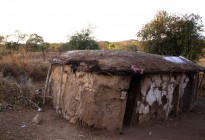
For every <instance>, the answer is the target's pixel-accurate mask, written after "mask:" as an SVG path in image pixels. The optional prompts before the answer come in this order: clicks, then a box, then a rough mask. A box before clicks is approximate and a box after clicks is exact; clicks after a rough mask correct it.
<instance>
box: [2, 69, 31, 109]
mask: <svg viewBox="0 0 205 140" xmlns="http://www.w3.org/2000/svg"><path fill="white" fill-rule="evenodd" d="M33 89H34V86H33V84H32V81H31V80H30V79H28V80H25V81H24V82H22V83H18V82H17V81H16V80H15V79H14V78H12V77H4V76H3V73H2V72H1V73H0V111H2V110H3V109H6V108H7V107H17V106H21V107H25V106H28V105H29V104H30V103H29V101H28V99H29V100H30V99H31V98H32V96H31V95H32V91H33Z"/></svg>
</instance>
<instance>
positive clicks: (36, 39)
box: [26, 34, 45, 51]
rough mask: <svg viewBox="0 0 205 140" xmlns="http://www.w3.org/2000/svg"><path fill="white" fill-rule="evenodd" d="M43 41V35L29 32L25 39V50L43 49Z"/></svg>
mask: <svg viewBox="0 0 205 140" xmlns="http://www.w3.org/2000/svg"><path fill="white" fill-rule="evenodd" d="M43 43H44V40H43V37H41V36H39V35H38V34H30V35H29V38H28V40H27V41H26V50H27V51H28V50H32V51H44V50H45V46H44V44H43Z"/></svg>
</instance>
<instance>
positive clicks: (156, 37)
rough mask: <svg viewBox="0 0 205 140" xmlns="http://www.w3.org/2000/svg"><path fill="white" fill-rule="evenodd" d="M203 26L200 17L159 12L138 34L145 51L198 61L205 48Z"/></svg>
mask: <svg viewBox="0 0 205 140" xmlns="http://www.w3.org/2000/svg"><path fill="white" fill-rule="evenodd" d="M202 31H203V24H202V20H201V17H200V16H199V15H195V14H191V15H186V14H185V15H177V14H175V15H174V14H172V15H171V14H168V13H167V12H166V11H159V12H158V13H157V14H156V15H155V17H154V19H153V20H152V21H151V22H150V23H147V24H146V25H144V26H143V27H142V29H141V31H139V32H138V33H137V36H138V37H139V39H140V40H141V41H142V43H143V46H144V49H145V51H146V52H149V53H156V54H160V55H174V56H179V55H182V56H184V57H186V58H188V59H191V60H197V59H198V58H199V57H200V56H201V55H202V54H203V48H204V47H205V44H204V41H203V40H202V38H201V32H202Z"/></svg>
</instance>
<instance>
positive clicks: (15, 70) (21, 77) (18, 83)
mask: <svg viewBox="0 0 205 140" xmlns="http://www.w3.org/2000/svg"><path fill="white" fill-rule="evenodd" d="M54 55H56V53H47V54H46V56H44V55H43V54H42V53H40V52H25V51H23V50H22V51H19V52H15V53H12V54H8V55H5V56H2V57H1V58H0V111H3V110H5V109H8V108H12V109H16V108H18V107H22V106H24V107H25V106H31V105H32V104H30V102H29V100H32V98H33V94H34V93H35V90H36V89H37V88H39V83H42V85H40V87H43V86H44V81H45V79H46V75H47V70H48V67H49V62H48V61H47V60H48V59H50V58H51V57H52V56H54Z"/></svg>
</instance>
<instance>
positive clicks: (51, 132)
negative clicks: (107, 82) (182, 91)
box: [0, 97, 205, 140]
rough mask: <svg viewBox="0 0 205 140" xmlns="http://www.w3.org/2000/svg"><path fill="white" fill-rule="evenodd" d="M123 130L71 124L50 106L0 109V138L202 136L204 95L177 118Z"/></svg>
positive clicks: (202, 139) (194, 139) (157, 139)
mask: <svg viewBox="0 0 205 140" xmlns="http://www.w3.org/2000/svg"><path fill="white" fill-rule="evenodd" d="M38 113H39V115H40V117H39V118H40V120H41V122H40V123H39V124H35V123H33V122H32V120H33V118H34V117H35V116H36V115H37V114H38ZM123 132H124V134H118V133H116V132H108V131H106V130H96V129H94V128H90V127H86V126H78V125H73V124H70V123H68V122H67V121H66V120H64V119H63V118H61V117H60V116H58V115H56V113H55V110H54V109H53V108H50V107H44V112H38V111H37V110H36V109H19V110H18V111H12V109H10V110H7V111H6V112H0V140H81V139H88V140H89V139H90V140H101V139H104V140H107V139H111V140H115V139H116V140H132V139H133V140H136V139H137V140H164V139H166V140H173V139H175V140H182V139H184V140H205V97H200V98H199V102H198V105H197V107H196V108H195V109H194V110H193V111H192V112H189V113H183V114H180V117H178V118H175V117H170V118H169V120H168V121H160V120H151V121H149V122H147V123H143V124H141V125H138V126H130V127H127V126H125V127H124V129H123Z"/></svg>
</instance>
